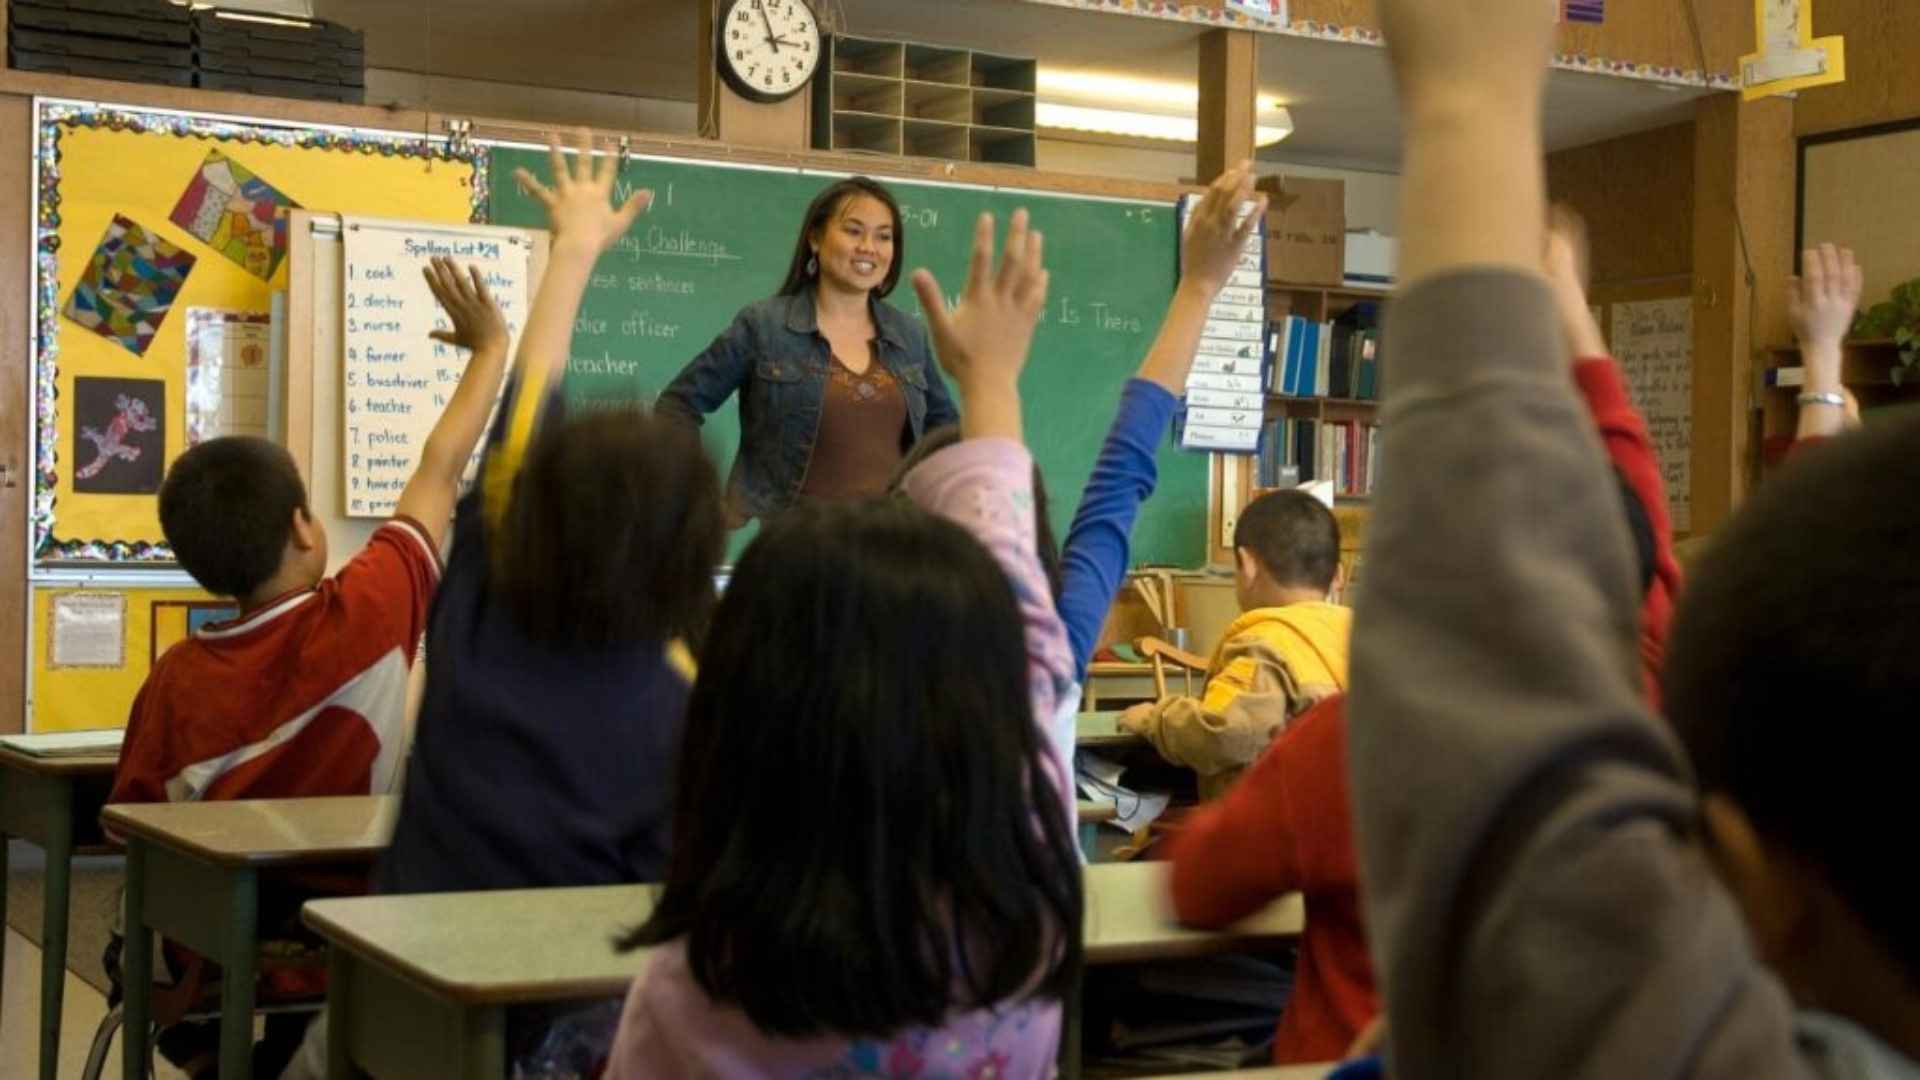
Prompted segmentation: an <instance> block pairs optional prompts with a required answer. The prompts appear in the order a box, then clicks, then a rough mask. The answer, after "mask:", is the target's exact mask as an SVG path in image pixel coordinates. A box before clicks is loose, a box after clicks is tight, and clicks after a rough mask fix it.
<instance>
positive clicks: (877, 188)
mask: <svg viewBox="0 0 1920 1080" xmlns="http://www.w3.org/2000/svg"><path fill="white" fill-rule="evenodd" d="M856 195H867V196H871V197H872V198H875V199H878V200H880V202H881V204H882V205H884V206H885V207H886V208H887V213H889V214H892V215H893V262H892V264H891V265H889V266H888V267H887V276H886V277H885V278H883V279H881V281H880V284H879V285H877V286H875V287H874V290H873V295H874V296H875V297H876V298H878V299H882V300H884V299H886V298H887V297H888V296H889V295H890V294H892V292H893V287H894V286H895V285H898V284H900V267H901V266H902V265H904V264H905V262H906V258H907V233H906V230H905V229H903V228H901V226H900V204H899V203H897V202H895V201H894V199H893V192H891V191H888V190H887V189H886V187H885V186H883V185H882V184H881V183H880V181H878V180H875V179H873V178H871V177H866V176H849V177H847V178H846V179H845V180H837V181H835V182H833V183H831V184H828V185H827V186H826V187H825V188H824V189H822V190H821V192H820V194H818V195H815V196H814V197H813V202H812V203H810V204H808V206H807V216H806V217H805V218H804V219H802V221H801V222H800V238H799V239H798V240H795V241H794V242H793V262H792V263H791V264H790V265H789V266H788V267H787V280H786V281H785V282H784V283H782V284H781V286H780V291H779V292H778V293H777V294H775V295H778V296H792V295H794V294H795V293H798V292H800V291H802V290H803V289H806V288H808V287H809V286H811V285H812V284H813V279H814V275H813V274H810V273H808V272H807V263H808V262H810V261H812V259H813V245H812V244H811V243H809V241H811V240H812V239H813V237H814V235H815V234H816V233H818V232H819V231H820V230H821V229H824V228H825V227H826V225H827V223H828V222H830V221H832V220H833V219H834V218H835V217H837V216H838V215H839V213H840V208H841V207H843V206H845V205H846V203H847V200H848V199H851V198H853V197H854V196H856Z"/></svg>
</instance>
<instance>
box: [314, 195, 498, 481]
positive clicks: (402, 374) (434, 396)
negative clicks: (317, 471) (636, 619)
mask: <svg viewBox="0 0 1920 1080" xmlns="http://www.w3.org/2000/svg"><path fill="white" fill-rule="evenodd" d="M341 225H342V237H343V240H344V244H345V260H344V261H345V264H346V265H345V272H346V280H345V281H344V282H343V283H342V285H343V288H342V296H343V299H342V301H341V304H342V309H343V310H342V311H341V318H342V324H341V325H342V329H343V330H344V333H343V335H342V338H341V341H342V346H343V349H344V355H343V358H342V371H343V384H342V397H341V403H342V407H341V415H342V419H343V422H344V423H345V426H346V430H345V431H344V432H342V438H341V440H340V444H341V454H342V458H341V466H342V467H341V475H342V477H343V478H344V481H345V495H346V515H347V516H348V517H386V516H388V515H390V514H392V513H393V510H394V506H395V504H396V503H397V502H398V501H399V499H400V492H401V489H403V488H405V487H406V486H407V481H408V479H410V478H411V477H412V476H413V470H414V466H415V465H416V464H418V462H419V460H420V451H421V448H422V447H424V446H425V445H426V441H427V435H428V434H429V433H431V432H432V431H433V425H434V423H435V422H436V421H437V420H439V419H440V414H441V412H442V411H443V410H445V409H446V407H447V402H448V401H449V400H450V399H451V398H452V397H453V391H454V388H455V387H456V386H458V385H459V383H460V374H461V372H462V371H464V370H465V369H466V365H467V355H468V354H467V350H465V349H460V348H456V347H454V346H451V345H446V344H442V343H441V342H438V341H435V340H433V339H432V338H431V337H429V336H428V334H430V333H431V332H432V331H434V330H447V329H451V327H452V324H451V322H450V321H449V320H448V319H447V316H446V313H445V312H444V311H442V310H441V309H440V305H439V304H438V303H437V302H436V301H435V300H434V298H433V291H432V290H431V289H429V288H428V287H427V280H426V277H425V276H424V274H423V272H422V271H423V270H424V269H425V268H426V266H427V265H428V262H429V261H430V260H431V259H433V258H434V257H435V256H444V257H446V258H450V259H452V260H453V261H454V262H455V264H457V265H458V266H460V267H461V268H462V269H463V270H464V269H465V268H466V267H468V266H477V267H479V269H480V272H481V275H482V277H483V278H484V280H485V281H486V283H487V288H488V290H489V291H491V292H492V293H493V297H494V299H495V300H496V301H498V302H499V304H500V310H501V312H502V313H503V314H504V315H505V316H506V319H507V329H508V333H509V337H510V343H509V345H508V354H507V355H508V356H509V357H511V356H512V355H513V349H514V348H515V347H517V345H518V342H519V336H520V327H521V326H522V325H523V324H525V322H526V318H527V306H528V295H529V293H530V291H531V290H530V287H529V281H528V279H529V277H530V276H531V266H532V258H531V257H532V252H533V242H532V240H531V238H530V237H529V236H528V235H527V234H525V233H521V232H517V231H514V230H509V229H494V228H487V227H483V226H471V227H467V226H445V227H441V226H422V225H419V224H417V223H406V224H402V223H398V222H390V221H382V220H380V219H376V218H356V217H345V218H343V219H342V222H341ZM504 382H505V381H504V380H502V385H503V386H504ZM494 404H495V407H496V408H497V407H498V405H499V402H498V400H497V399H496V401H495V403H494ZM488 426H489V429H491V426H492V421H491V420H489V422H488ZM479 455H480V451H479V449H476V450H475V451H474V457H473V460H471V461H469V462H468V464H467V479H468V480H469V481H471V479H472V477H473V474H474V470H475V469H476V468H477V467H478V464H479Z"/></svg>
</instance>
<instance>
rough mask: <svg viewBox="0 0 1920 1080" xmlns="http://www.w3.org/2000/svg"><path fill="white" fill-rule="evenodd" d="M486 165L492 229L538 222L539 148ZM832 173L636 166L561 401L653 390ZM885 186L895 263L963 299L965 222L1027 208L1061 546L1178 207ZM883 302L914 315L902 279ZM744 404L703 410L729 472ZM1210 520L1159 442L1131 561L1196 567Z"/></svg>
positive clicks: (1159, 294)
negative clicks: (632, 201)
mask: <svg viewBox="0 0 1920 1080" xmlns="http://www.w3.org/2000/svg"><path fill="white" fill-rule="evenodd" d="M491 157H492V167H491V180H492V192H493V194H492V200H493V205H492V218H493V221H494V223H495V224H499V225H524V226H533V227H540V226H544V225H545V220H544V214H543V213H542V211H541V209H540V207H539V205H538V204H537V203H535V202H534V201H533V200H532V199H530V198H529V197H527V196H526V195H525V194H523V193H522V192H521V191H520V189H519V186H518V185H517V184H515V183H514V181H513V170H514V169H515V168H516V167H522V166H524V167H526V168H528V169H530V170H533V171H534V173H535V175H545V173H546V171H547V160H546V153H545V152H544V151H530V150H521V149H514V148H506V147H497V148H495V149H494V150H493V152H492V155H491ZM837 176H838V174H823V173H818V172H811V171H807V172H803V171H801V170H797V169H791V168H787V169H774V168H765V167H751V166H734V165H726V164H720V163H709V162H688V161H677V160H676V161H668V160H659V159H648V158H636V159H633V160H631V161H629V162H628V163H627V165H626V166H625V169H624V170H623V173H622V180H621V184H622V186H623V189H630V188H638V187H648V188H652V189H653V190H654V193H655V199H654V204H653V209H652V210H651V211H650V212H649V213H647V214H646V215H645V216H643V217H641V219H640V220H639V222H638V223H637V224H636V225H635V226H634V228H633V231H632V232H631V233H630V234H629V235H627V236H626V237H625V238H623V239H622V241H621V243H620V245H619V246H618V247H617V248H616V249H615V250H613V251H610V252H608V253H607V254H606V255H605V256H604V257H602V258H601V260H600V264H599V266H598V267H596V268H595V273H594V276H593V281H592V284H591V286H590V287H589V290H588V293H587V297H586V301H585V303H584V304H583V305H582V309H581V315H580V319H579V322H578V323H577V324H576V325H575V327H574V336H573V353H572V360H571V363H570V365H569V367H568V374H567V390H568V395H569V398H570V399H571V400H573V401H576V402H583V403H586V402H616V401H618V402H631V401H635V400H651V398H652V397H653V395H655V394H657V393H658V392H659V391H660V390H661V389H663V388H664V387H665V386H666V384H667V383H668V382H670V381H671V380H672V379H673V377H674V376H675V375H677V374H678V373H679V372H680V369H681V367H683V366H684V365H685V364H686V362H687V361H688V360H691V359H692V358H693V357H694V356H696V355H698V354H699V353H700V351H701V350H703V349H705V348H706V347H707V345H708V343H709V342H711V341H712V340H713V338H714V337H715V335H717V334H719V333H720V332H721V331H722V330H724V329H725V328H726V327H727V325H728V324H729V323H730V322H732V320H733V317H734V315H735V313H736V312H738V311H739V310H740V308H742V307H744V306H746V305H747V304H749V303H752V302H753V301H755V300H759V299H761V298H763V297H766V296H768V295H770V294H772V292H773V291H774V290H775V289H777V288H778V287H779V285H780V281H781V278H782V277H783V276H784V274H785V272H786V268H787V262H788V260H789V259H790V258H791V256H792V253H793V244H794V239H795V237H796V235H797V232H798V229H799V227H800V220H801V217H802V215H803V213H804V211H805V209H806V206H807V203H808V202H809V201H811V200H812V198H813V196H814V195H815V194H816V193H817V192H818V191H819V190H820V189H821V188H822V187H824V186H826V185H827V184H829V183H831V182H832V181H833V180H834V179H836V178H837ZM888 186H889V187H891V188H892V190H893V192H894V195H895V197H896V198H897V199H898V200H899V201H900V204H901V211H902V216H903V218H904V219H905V220H904V226H905V228H904V233H905V235H904V237H903V239H904V241H905V255H904V259H905V264H904V266H905V270H906V273H911V272H912V270H913V269H914V268H916V267H921V266H925V267H930V268H931V269H932V270H933V271H934V273H935V274H937V275H938V276H939V278H940V283H941V285H942V286H944V287H945V288H947V289H948V291H949V292H955V293H957V292H958V290H959V288H960V286H961V284H962V283H963V282H964V280H965V276H966V263H967V251H968V248H969V246H970V245H971V242H972V238H973V222H974V219H975V217H976V216H977V215H978V214H979V213H980V212H981V211H982V210H990V211H992V212H993V213H994V214H995V215H996V217H997V218H998V220H999V221H1000V223H1001V226H1002V228H1003V229H1004V226H1005V222H1006V219H1007V217H1008V215H1010V214H1011V213H1012V212H1013V211H1014V209H1016V208H1018V207H1022V206H1024V207H1026V208H1027V209H1028V211H1029V212H1030V213H1031V215H1032V217H1033V221H1034V225H1035V227H1036V228H1039V229H1041V230H1043V231H1044V232H1045V233H1046V236H1047V264H1048V268H1049V270H1050V271H1051V273H1052V287H1051V293H1050V297H1049V300H1048V307H1047V314H1046V318H1045V320H1044V321H1043V322H1042V324H1041V326H1040V329H1039V331H1038V333H1037V334H1036V336H1035V339H1034V349H1033V356H1032V358H1031V360H1029V362H1028V364H1027V369H1026V373H1025V375H1024V376H1023V378H1022V384H1021V389H1022V393H1023V395H1024V399H1025V406H1026V408H1025V411H1026V433H1027V442H1028V444H1029V445H1030V446H1031V448H1032V450H1033V453H1034V456H1035V459H1036V460H1037V461H1038V462H1039V464H1040V468H1041V470H1042V471H1043V473H1044V474H1045V476H1046V478H1047V487H1048V492H1049V494H1050V495H1051V496H1052V505H1051V508H1050V509H1051V512H1052V517H1053V526H1054V529H1055V533H1056V535H1058V536H1060V537H1062V538H1064V537H1065V535H1066V528H1067V525H1068V523H1069V521H1071V519H1072V517H1073V511H1074V507H1075V506H1077V505H1078V503H1079V501H1080V500H1079V496H1080V490H1081V488H1082V487H1083V486H1084V485H1085V484H1086V479H1087V475H1088V473H1090V472H1091V471H1092V469H1093V462H1094V458H1095V456H1096V455H1097V454H1098V453H1099V450H1100V443H1101V440H1102V439H1103V438H1104V437H1105V435H1106V431H1107V428H1108V426H1109V425H1110V424H1111V422H1112V420H1113V414H1114V409H1115V408H1116V407H1117V405H1118V403H1119V399H1120V388H1121V386H1122V384H1123V383H1124V382H1125V381H1126V379H1127V377H1128V376H1130V375H1131V374H1132V373H1133V371H1134V370H1135V369H1136V368H1138V367H1139V364H1140V359H1141V357H1142V356H1143V355H1145V353H1146V350H1147V348H1148V346H1149V345H1150V344H1152V341H1153V335H1154V334H1155V333H1157V332H1158V331H1159V329H1160V320H1161V318H1162V316H1163V315H1164V314H1165V312H1166V305H1167V300H1168V299H1169V298H1170V297H1171V296H1172V294H1173V287H1174V283H1175V277H1176V266H1175V264H1176V262H1177V257H1176V235H1175V224H1174V215H1173V209H1172V207H1171V206H1170V205H1165V204H1157V203H1141V202H1126V201H1116V200H1110V199H1099V198H1092V197H1074V196H1057V195H1050V194H1043V193H1037V192H1024V191H1014V190H1008V189H998V190H996V189H988V188H981V187H973V186H960V185H947V184H916V183H907V182H893V181H888ZM620 194H624V190H623V191H622V192H621V193H620ZM889 299H890V302H891V303H893V304H895V305H896V306H898V307H900V308H901V309H903V310H905V311H908V312H911V313H913V314H914V315H916V316H917V315H919V314H920V305H919V303H918V302H917V300H916V299H915V297H914V294H913V290H912V288H911V287H909V286H908V284H907V282H906V277H905V274H903V275H902V279H901V284H900V287H899V288H898V289H897V290H895V292H894V294H893V296H892V297H890V298H889ZM737 402H738V399H737V398H736V399H735V400H734V401H732V402H729V403H728V404H726V405H724V406H722V407H721V408H720V410H719V411H717V412H716V413H714V415H712V416H710V417H708V418H707V423H706V433H705V437H706V440H707V446H708V449H709V451H710V452H711V453H712V454H713V455H714V460H715V461H716V462H718V463H719V465H720V467H721V471H722V475H725V471H726V469H727V468H728V467H730V466H731V464H732V462H733V455H734V451H735V449H736V446H737V444H738V440H739V419H738V405H737ZM1206 512H1207V458H1206V455H1204V454H1200V453H1193V452H1187V451H1182V450H1179V449H1178V448H1176V447H1175V446H1174V445H1173V444H1172V441H1171V439H1169V440H1167V441H1166V442H1165V443H1164V444H1163V447H1162V450H1161V453H1160V486H1159V488H1158V490H1157V491H1156V493H1155V494H1154V496H1153V498H1152V499H1151V500H1150V501H1149V502H1148V503H1147V505H1146V507H1145V508H1144V509H1143V511H1142V513H1141V516H1140V523H1139V526H1138V527H1137V528H1136V529H1135V530H1134V556H1135V558H1136V559H1137V560H1138V561H1140V562H1152V563H1168V564H1177V565H1182V566H1194V565H1198V564H1200V563H1202V562H1204V561H1205V558H1206ZM738 549H739V544H738V543H736V545H735V551H736V552H737V551H738Z"/></svg>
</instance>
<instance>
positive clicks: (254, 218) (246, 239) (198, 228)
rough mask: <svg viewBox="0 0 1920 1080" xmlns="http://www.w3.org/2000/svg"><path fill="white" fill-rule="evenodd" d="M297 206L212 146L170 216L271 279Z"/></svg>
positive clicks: (253, 271)
mask: <svg viewBox="0 0 1920 1080" xmlns="http://www.w3.org/2000/svg"><path fill="white" fill-rule="evenodd" d="M297 209H299V205H298V204H297V203H295V202H294V201H293V200H292V199H289V198H287V197H286V195H284V194H282V193H281V191H280V189H279V188H276V187H274V186H273V185H272V184H269V183H267V182H266V181H265V180H262V179H260V178H259V177H258V176H255V175H254V174H253V173H252V172H250V171H249V170H248V169H247V168H246V167H245V166H243V165H241V164H240V163H239V162H237V161H234V160H233V159H232V158H229V157H228V156H227V155H225V154H223V153H221V152H220V151H218V150H210V151H208V152H207V159H206V160H205V161H203V162H201V163H200V171H199V172H197V173H195V174H194V176H193V182H192V183H190V184H188V185H187V190H186V191H185V193H183V194H182V195H181V196H180V201H179V202H178V203H176V204H174V207H173V215H172V221H173V223H174V224H175V225H178V226H180V227H181V228H183V229H185V230H187V231H188V232H190V233H192V234H193V235H195V236H197V237H199V238H200V239H201V240H202V241H204V242H205V243H206V244H207V245H208V246H209V247H211V248H213V249H214V250H216V251H218V252H220V254H222V255H225V256H226V257H227V258H229V259H232V260H233V261H234V262H236V263H238V264H240V266H241V267H242V268H244V269H245V270H246V271H247V272H248V273H250V274H252V275H253V276H255V277H257V278H259V279H260V280H262V281H270V280H272V278H273V272H274V271H275V270H278V269H279V268H280V260H281V259H284V258H285V257H286V254H287V211H289V210H297Z"/></svg>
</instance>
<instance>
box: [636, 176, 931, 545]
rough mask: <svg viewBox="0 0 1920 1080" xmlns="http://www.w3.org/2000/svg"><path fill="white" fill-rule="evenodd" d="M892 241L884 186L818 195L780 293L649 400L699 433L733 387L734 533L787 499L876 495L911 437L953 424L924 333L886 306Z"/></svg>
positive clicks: (839, 188) (747, 311)
mask: <svg viewBox="0 0 1920 1080" xmlns="http://www.w3.org/2000/svg"><path fill="white" fill-rule="evenodd" d="M904 244H905V238H904V237H903V236H902V234H901V228H900V207H899V204H897V203H895V202H894V199H893V195H892V194H891V193H889V192H888V191H887V189H886V188H884V187H882V186H880V184H878V183H876V182H874V181H873V180H869V179H867V178H866V177H861V176H856V177H852V178H849V179H846V180H841V181H839V182H837V183H835V184H833V185H832V186H830V187H828V188H827V189H826V190H824V191H822V192H821V193H820V194H819V195H818V196H816V197H815V198H814V200H813V204H812V205H811V206H809V207H808V208H807V216H806V220H805V221H804V223H803V224H802V225H801V228H800V238H799V241H798V242H797V243H796V244H795V245H794V250H793V263H792V265H791V267H790V268H789V269H788V270H787V279H786V282H785V283H784V284H782V285H781V286H780V291H779V292H778V293H777V294H775V295H774V296H772V297H769V298H768V299H765V300H761V301H758V302H756V303H754V304H751V305H749V306H747V307H746V308H744V309H742V310H741V312H740V313H739V314H738V315H736V316H734V320H733V324H732V325H731V326H729V327H727V329H726V331H725V332H723V333H722V334H721V335H720V336H719V337H717V338H715V339H714V341H713V344H711V345H709V346H707V350H706V351H705V352H703V353H701V354H700V355H699V356H697V357H694V359H693V361H692V362H691V363H689V364H688V365H687V366H686V368H685V369H683V370H682V371H681V372H680V374H679V375H678V376H676V377H675V378H674V380H673V383H672V384H671V385H669V386H668V387H667V388H666V390H665V391H663V392H662V393H661V395H660V400H659V403H658V407H659V408H660V409H661V410H662V411H663V412H664V413H666V414H668V415H672V416H679V417H682V418H684V419H685V420H686V421H687V422H689V423H691V424H693V425H695V426H698V425H699V424H700V423H701V422H702V421H703V420H704V418H705V417H706V414H708V413H710V412H712V411H714V410H715V409H717V408H719V407H720V406H721V405H722V404H724V403H725V402H726V400H727V398H729V397H731V396H732V395H733V393H734V392H735V391H736V390H737V391H739V393H740V450H739V453H738V454H737V455H736V456H735V458H734V463H733V474H732V476H730V477H729V478H728V481H727V507H728V512H729V513H728V516H729V523H730V524H732V525H733V526H735V527H736V528H737V527H739V526H741V525H744V524H746V522H747V521H748V520H750V519H752V518H756V517H764V516H767V515H770V514H773V513H776V512H778V511H780V510H783V509H785V508H786V507H787V506H789V505H791V504H792V502H793V501H794V500H795V499H797V498H802V497H806V498H821V499H850V498H859V497H862V496H866V495H878V494H881V493H882V492H884V491H885V490H886V488H887V481H888V479H889V478H890V477H891V476H892V474H893V472H894V469H895V467H896V466H898V465H899V463H900V459H901V457H902V456H903V455H904V454H905V453H906V451H907V450H908V449H909V448H910V447H912V445H913V444H914V443H915V442H917V441H918V440H919V439H920V436H921V435H922V434H924V433H925V432H926V431H927V430H928V429H930V428H934V427H938V426H940V425H941V424H947V423H952V422H953V421H955V420H957V419H958V418H959V412H958V411H957V410H956V409H955V408H954V405H953V399H952V397H951V396H950V395H949V394H948V392H947V387H946V384H945V383H944V382H942V381H941V379H940V374H939V372H938V370H937V369H936V366H935V364H934V360H933V349H932V348H931V346H930V345H929V344H928V342H927V332H926V328H925V327H924V326H922V325H921V323H920V322H919V320H917V319H915V318H913V317H911V316H909V315H907V314H906V313H905V312H902V311H901V310H900V309H898V308H896V307H894V306H892V305H891V304H888V303H886V302H885V299H884V298H885V297H886V296H887V295H888V294H889V293H891V292H893V287H894V285H895V283H897V282H898V281H899V280H900V263H901V259H902V257H903V256H904V253H905V247H904Z"/></svg>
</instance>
